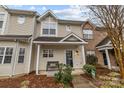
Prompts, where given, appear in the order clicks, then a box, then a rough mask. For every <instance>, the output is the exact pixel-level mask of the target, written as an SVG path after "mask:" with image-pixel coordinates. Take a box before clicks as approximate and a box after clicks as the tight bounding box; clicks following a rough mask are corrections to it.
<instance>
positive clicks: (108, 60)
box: [105, 49, 111, 69]
mask: <svg viewBox="0 0 124 93" xmlns="http://www.w3.org/2000/svg"><path fill="white" fill-rule="evenodd" d="M105 54H106V58H107V62H108V69H111V63H110V58H109V54H108V49H105Z"/></svg>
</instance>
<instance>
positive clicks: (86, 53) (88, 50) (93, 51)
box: [86, 50, 96, 55]
mask: <svg viewBox="0 0 124 93" xmlns="http://www.w3.org/2000/svg"><path fill="white" fill-rule="evenodd" d="M88 51H90V52H91V51H92V52H94V54H91V53H90V54H87V52H88ZM86 55H96V51H95V50H87V51H86Z"/></svg>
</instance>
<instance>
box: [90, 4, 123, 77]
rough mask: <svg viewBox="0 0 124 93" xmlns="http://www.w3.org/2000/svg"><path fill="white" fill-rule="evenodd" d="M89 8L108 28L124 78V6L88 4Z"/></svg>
mask: <svg viewBox="0 0 124 93" xmlns="http://www.w3.org/2000/svg"><path fill="white" fill-rule="evenodd" d="M88 8H89V9H90V10H91V11H92V12H93V14H94V16H95V17H97V18H98V20H100V21H99V22H100V23H101V24H102V26H104V27H105V28H106V32H107V34H108V37H109V38H110V40H111V42H112V45H113V48H114V52H115V57H116V61H117V63H118V64H119V68H120V74H121V77H122V79H124V6H121V5H101V6H100V5H95V6H88Z"/></svg>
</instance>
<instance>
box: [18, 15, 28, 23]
mask: <svg viewBox="0 0 124 93" xmlns="http://www.w3.org/2000/svg"><path fill="white" fill-rule="evenodd" d="M22 16H23V17H24V21H23V22H20V21H19V19H20V17H22ZM25 20H26V16H25V15H19V16H18V18H17V22H18V24H20V25H21V24H24V23H25Z"/></svg>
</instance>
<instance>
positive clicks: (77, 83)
mask: <svg viewBox="0 0 124 93" xmlns="http://www.w3.org/2000/svg"><path fill="white" fill-rule="evenodd" d="M72 83H73V86H74V88H95V86H94V85H93V84H92V83H91V82H90V81H89V80H87V79H85V78H83V77H82V76H80V75H78V76H74V77H73V81H72Z"/></svg>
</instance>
